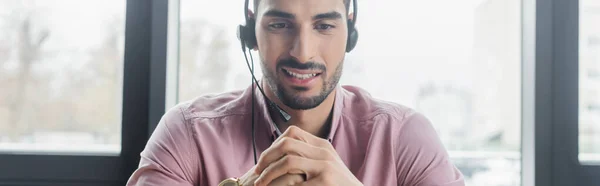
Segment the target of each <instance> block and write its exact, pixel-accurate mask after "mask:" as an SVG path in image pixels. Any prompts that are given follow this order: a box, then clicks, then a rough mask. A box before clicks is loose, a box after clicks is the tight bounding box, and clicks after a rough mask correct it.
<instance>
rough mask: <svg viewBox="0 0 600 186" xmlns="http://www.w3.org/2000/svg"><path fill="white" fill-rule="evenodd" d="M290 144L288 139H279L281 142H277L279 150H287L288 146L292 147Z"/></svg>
mask: <svg viewBox="0 0 600 186" xmlns="http://www.w3.org/2000/svg"><path fill="white" fill-rule="evenodd" d="M291 143H292V141H291V139H290V138H289V137H283V138H282V139H281V141H280V142H279V148H280V149H281V150H288V149H289V148H290V146H291V145H292V144H291Z"/></svg>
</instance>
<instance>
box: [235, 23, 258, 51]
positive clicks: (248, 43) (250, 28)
mask: <svg viewBox="0 0 600 186" xmlns="http://www.w3.org/2000/svg"><path fill="white" fill-rule="evenodd" d="M254 27H255V21H254V19H252V18H248V20H246V25H239V26H238V33H237V34H238V39H240V42H241V44H242V50H244V51H246V48H245V47H248V48H249V49H252V48H254V47H256V34H255V33H254V32H255V30H254Z"/></svg>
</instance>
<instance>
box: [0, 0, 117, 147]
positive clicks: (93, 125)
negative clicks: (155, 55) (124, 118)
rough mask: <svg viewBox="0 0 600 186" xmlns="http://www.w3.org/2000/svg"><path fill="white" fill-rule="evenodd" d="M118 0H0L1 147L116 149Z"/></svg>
mask: <svg viewBox="0 0 600 186" xmlns="http://www.w3.org/2000/svg"><path fill="white" fill-rule="evenodd" d="M125 2H126V1H124V0H103V1H81V0H54V1H46V0H1V4H2V6H0V87H2V88H1V89H2V91H0V152H1V153H33V154H56V153H59V154H74V153H76V154H99V153H100V154H106V153H109V154H115V153H119V152H120V148H121V147H120V144H121V105H122V104H121V102H122V101H121V99H122V86H123V84H122V76H123V73H122V71H123V50H124V33H125V32H124V26H125Z"/></svg>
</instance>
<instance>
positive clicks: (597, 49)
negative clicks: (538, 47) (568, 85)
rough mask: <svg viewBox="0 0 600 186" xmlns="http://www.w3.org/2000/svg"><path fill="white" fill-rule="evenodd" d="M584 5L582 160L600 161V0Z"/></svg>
mask: <svg viewBox="0 0 600 186" xmlns="http://www.w3.org/2000/svg"><path fill="white" fill-rule="evenodd" d="M580 7H581V8H580V11H579V12H580V29H579V30H580V34H579V39H580V42H579V51H580V58H579V82H580V83H579V160H580V161H588V162H590V161H595V162H600V24H598V23H600V0H581V1H580Z"/></svg>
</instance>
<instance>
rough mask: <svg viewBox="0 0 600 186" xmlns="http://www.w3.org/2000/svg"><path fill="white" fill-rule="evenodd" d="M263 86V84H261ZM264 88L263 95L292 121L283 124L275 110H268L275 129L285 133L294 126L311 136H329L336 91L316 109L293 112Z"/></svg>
mask: <svg viewBox="0 0 600 186" xmlns="http://www.w3.org/2000/svg"><path fill="white" fill-rule="evenodd" d="M263 85H264V83H263ZM263 88H265V94H267V97H268V98H269V99H270V100H271V101H273V102H275V104H277V105H278V106H279V107H281V109H283V110H285V111H286V112H287V113H288V114H290V116H292V119H290V120H289V121H288V122H284V121H283V120H282V119H281V118H280V117H277V116H278V113H277V111H276V110H273V109H270V110H269V112H270V116H271V119H272V120H273V121H274V122H275V123H276V124H277V127H278V128H279V130H280V131H281V132H283V131H285V130H286V129H287V128H288V127H289V126H291V125H294V126H297V127H299V128H301V129H302V130H304V131H307V132H309V133H311V134H312V135H315V136H318V137H321V138H326V137H327V135H328V134H329V131H330V127H331V118H332V117H331V115H332V114H331V113H332V112H333V104H334V100H335V94H336V90H335V89H334V90H333V91H332V92H331V93H330V94H329V95H328V96H327V98H325V100H324V101H323V102H322V103H321V104H320V105H319V106H317V107H315V108H312V109H309V110H295V109H292V108H289V107H288V106H286V105H284V104H283V103H282V102H281V101H280V100H279V99H278V98H277V97H276V96H275V95H274V94H273V91H271V90H270V88H269V87H268V86H263Z"/></svg>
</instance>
